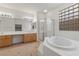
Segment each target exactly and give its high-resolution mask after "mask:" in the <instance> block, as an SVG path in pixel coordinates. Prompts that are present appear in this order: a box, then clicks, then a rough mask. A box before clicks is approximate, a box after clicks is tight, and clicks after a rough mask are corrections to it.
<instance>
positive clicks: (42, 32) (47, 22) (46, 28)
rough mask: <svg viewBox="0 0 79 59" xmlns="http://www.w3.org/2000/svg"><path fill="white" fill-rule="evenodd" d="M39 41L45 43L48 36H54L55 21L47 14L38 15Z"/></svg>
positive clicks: (39, 13) (40, 13)
mask: <svg viewBox="0 0 79 59" xmlns="http://www.w3.org/2000/svg"><path fill="white" fill-rule="evenodd" d="M37 29H38V39H39V40H41V41H44V38H45V37H47V36H52V35H53V20H52V19H51V18H49V17H48V15H47V13H43V12H38V13H37Z"/></svg>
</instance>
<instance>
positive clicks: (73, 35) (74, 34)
mask: <svg viewBox="0 0 79 59" xmlns="http://www.w3.org/2000/svg"><path fill="white" fill-rule="evenodd" d="M71 5H73V4H71V3H69V4H68V3H67V4H62V6H60V7H59V8H57V9H55V10H53V12H52V19H54V20H55V27H54V28H55V35H60V36H64V37H67V38H70V39H73V40H78V41H79V31H59V11H60V10H62V9H64V8H66V7H68V6H71Z"/></svg>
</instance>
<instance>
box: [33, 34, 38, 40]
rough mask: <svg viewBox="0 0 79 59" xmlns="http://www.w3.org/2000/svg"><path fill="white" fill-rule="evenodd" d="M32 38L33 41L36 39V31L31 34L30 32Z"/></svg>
mask: <svg viewBox="0 0 79 59" xmlns="http://www.w3.org/2000/svg"><path fill="white" fill-rule="evenodd" d="M32 40H33V41H36V40H37V34H36V33H33V34H32Z"/></svg>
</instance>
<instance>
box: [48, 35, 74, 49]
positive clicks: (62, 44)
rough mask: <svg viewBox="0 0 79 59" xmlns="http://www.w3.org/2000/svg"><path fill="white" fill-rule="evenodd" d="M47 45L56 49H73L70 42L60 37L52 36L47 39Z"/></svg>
mask: <svg viewBox="0 0 79 59" xmlns="http://www.w3.org/2000/svg"><path fill="white" fill-rule="evenodd" d="M47 43H48V44H49V45H50V46H52V47H56V48H60V49H73V48H75V46H74V44H73V42H72V40H70V39H67V38H64V37H60V36H52V37H50V38H49V39H47Z"/></svg>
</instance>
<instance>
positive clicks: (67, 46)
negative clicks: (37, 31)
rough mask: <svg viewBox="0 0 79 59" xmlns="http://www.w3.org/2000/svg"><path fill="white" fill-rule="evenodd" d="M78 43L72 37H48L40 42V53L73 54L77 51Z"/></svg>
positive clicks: (50, 54)
mask: <svg viewBox="0 0 79 59" xmlns="http://www.w3.org/2000/svg"><path fill="white" fill-rule="evenodd" d="M78 44H79V43H76V42H75V41H73V40H71V39H68V38H65V37H61V36H51V37H46V38H45V41H44V42H43V43H42V44H40V47H39V49H38V51H39V53H38V55H42V56H60V55H65V54H68V53H69V54H71V55H72V54H73V55H74V53H75V52H77V51H76V45H78ZM78 51H79V50H78ZM72 52H74V53H72ZM64 53H65V54H64ZM76 54H77V53H76ZM78 55H79V54H78Z"/></svg>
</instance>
